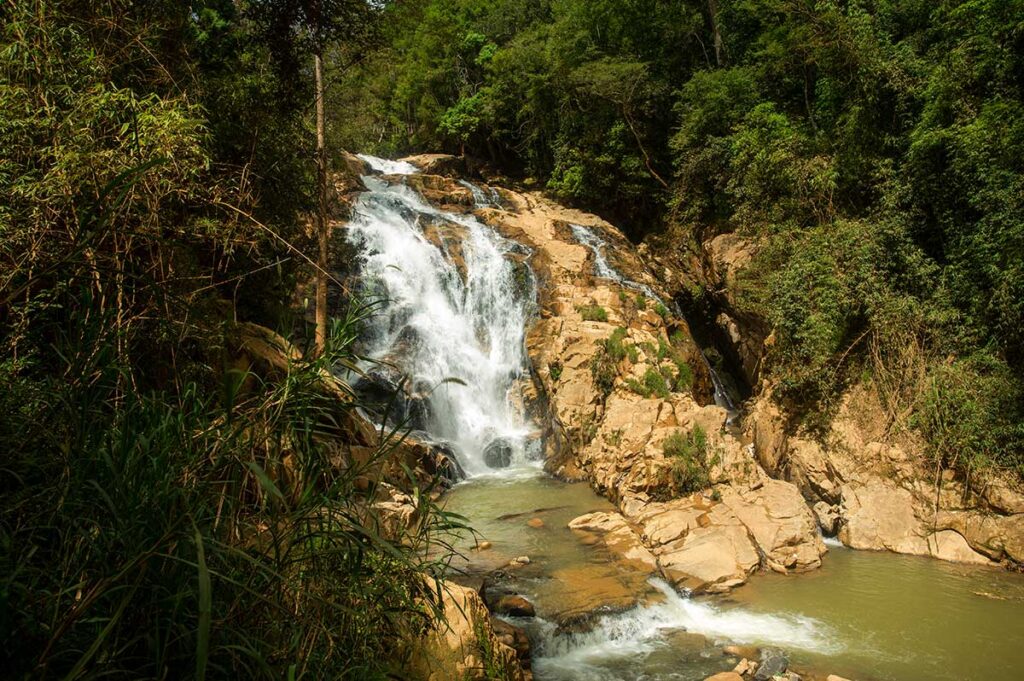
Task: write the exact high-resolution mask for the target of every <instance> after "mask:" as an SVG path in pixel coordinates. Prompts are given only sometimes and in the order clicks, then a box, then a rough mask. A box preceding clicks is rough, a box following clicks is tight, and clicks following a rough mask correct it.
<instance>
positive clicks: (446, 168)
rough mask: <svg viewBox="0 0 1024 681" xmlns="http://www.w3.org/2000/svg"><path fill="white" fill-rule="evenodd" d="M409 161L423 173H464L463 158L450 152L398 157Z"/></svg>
mask: <svg viewBox="0 0 1024 681" xmlns="http://www.w3.org/2000/svg"><path fill="white" fill-rule="evenodd" d="M399 160H400V161H405V162H406V163H411V164H413V165H414V166H416V167H417V168H419V170H420V172H421V173H423V174H425V175H444V176H446V177H462V176H463V175H465V174H466V163H465V159H463V158H462V157H461V156H452V155H451V154H416V155H415V156H406V157H405V158H401V159H399Z"/></svg>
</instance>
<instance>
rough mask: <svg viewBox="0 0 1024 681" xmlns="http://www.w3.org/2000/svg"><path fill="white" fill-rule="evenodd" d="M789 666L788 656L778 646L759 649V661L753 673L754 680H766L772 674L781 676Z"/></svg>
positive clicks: (772, 675)
mask: <svg viewBox="0 0 1024 681" xmlns="http://www.w3.org/2000/svg"><path fill="white" fill-rule="evenodd" d="M788 666H789V658H788V657H787V656H786V654H785V653H784V652H782V651H781V650H779V649H778V648H765V649H764V650H763V651H761V663H760V664H759V665H758V666H757V671H756V672H755V673H754V681H768V680H769V679H771V678H772V677H774V676H781V675H782V674H784V673H785V672H786V667H788Z"/></svg>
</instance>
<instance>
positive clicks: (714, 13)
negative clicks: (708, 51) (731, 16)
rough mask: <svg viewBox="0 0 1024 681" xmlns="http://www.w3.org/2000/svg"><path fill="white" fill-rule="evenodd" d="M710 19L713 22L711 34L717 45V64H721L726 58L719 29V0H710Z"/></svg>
mask: <svg viewBox="0 0 1024 681" xmlns="http://www.w3.org/2000/svg"><path fill="white" fill-rule="evenodd" d="M708 21H709V22H710V24H711V35H712V37H713V39H714V46H715V65H716V66H719V67H720V66H721V65H722V62H723V60H724V52H725V45H724V44H723V43H722V33H721V31H719V30H718V1H717V0H708Z"/></svg>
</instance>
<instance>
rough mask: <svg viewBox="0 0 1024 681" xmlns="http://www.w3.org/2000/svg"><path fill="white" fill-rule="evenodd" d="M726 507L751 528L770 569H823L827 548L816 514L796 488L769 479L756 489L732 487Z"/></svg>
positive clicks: (726, 496)
mask: <svg viewBox="0 0 1024 681" xmlns="http://www.w3.org/2000/svg"><path fill="white" fill-rule="evenodd" d="M722 503H724V504H725V505H726V506H728V507H729V508H730V509H731V510H732V512H733V513H735V514H736V517H737V518H739V520H740V522H742V523H743V525H744V526H745V527H746V528H747V531H748V532H749V534H750V537H751V538H753V540H754V542H755V543H756V545H757V548H758V550H759V552H760V553H761V555H763V556H764V561H765V564H766V567H769V568H771V569H773V570H775V571H777V572H787V571H789V570H796V571H803V570H810V569H814V568H816V567H819V566H820V565H821V556H823V555H824V554H825V552H826V548H825V544H824V543H823V542H822V541H821V537H820V536H819V534H818V527H817V523H816V522H815V519H814V516H813V514H812V513H811V511H810V509H809V508H808V507H807V504H806V502H805V501H804V498H803V497H802V496H801V495H800V491H799V490H798V489H797V488H796V487H795V486H794V485H792V484H790V483H788V482H783V481H782V480H772V479H766V480H764V481H763V482H761V483H760V484H758V485H756V486H754V487H752V488H742V487H741V488H736V487H729V488H726V489H725V491H723V492H722Z"/></svg>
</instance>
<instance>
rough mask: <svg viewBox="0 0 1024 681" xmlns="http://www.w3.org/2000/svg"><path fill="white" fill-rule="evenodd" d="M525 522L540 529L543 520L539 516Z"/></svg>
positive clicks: (542, 525)
mask: <svg viewBox="0 0 1024 681" xmlns="http://www.w3.org/2000/svg"><path fill="white" fill-rule="evenodd" d="M526 524H527V525H529V526H530V527H532V528H535V529H540V528H541V527H544V521H543V520H541V519H540V518H530V519H529V520H527V521H526Z"/></svg>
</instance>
